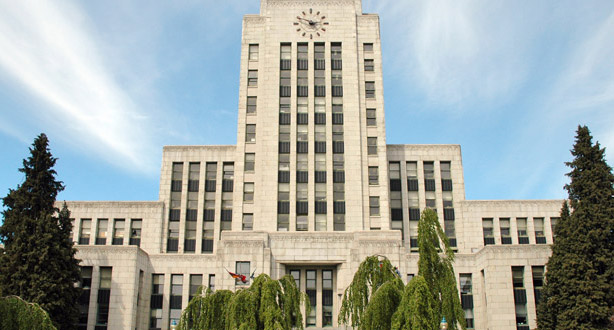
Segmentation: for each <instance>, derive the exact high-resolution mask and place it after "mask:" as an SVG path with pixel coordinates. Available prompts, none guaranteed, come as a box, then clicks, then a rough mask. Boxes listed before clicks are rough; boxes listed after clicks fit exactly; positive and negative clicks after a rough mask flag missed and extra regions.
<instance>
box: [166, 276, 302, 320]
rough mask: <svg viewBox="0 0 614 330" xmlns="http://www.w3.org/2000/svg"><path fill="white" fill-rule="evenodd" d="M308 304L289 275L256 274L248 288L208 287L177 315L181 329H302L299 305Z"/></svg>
mask: <svg viewBox="0 0 614 330" xmlns="http://www.w3.org/2000/svg"><path fill="white" fill-rule="evenodd" d="M302 304H305V307H306V311H307V314H309V312H310V310H311V307H310V306H309V300H308V299H306V295H305V294H303V293H301V292H300V291H299V290H298V288H297V287H296V282H295V281H294V278H293V277H292V276H290V275H286V276H284V277H282V278H281V279H280V280H273V279H271V278H270V277H269V276H268V275H266V274H260V275H258V277H256V278H255V279H254V281H253V282H252V285H251V286H250V287H249V288H245V289H239V290H237V291H236V292H234V293H233V292H232V291H228V290H219V291H216V292H215V293H212V292H211V291H210V290H207V292H206V293H205V294H204V295H203V294H201V292H199V294H198V295H197V296H196V297H194V298H192V300H191V301H190V303H189V304H188V306H187V307H186V309H185V310H184V311H183V313H182V315H181V320H180V321H179V325H178V329H181V330H197V329H207V330H209V329H212V330H235V329H239V330H253V329H262V330H290V329H303V315H302V313H301V305H302Z"/></svg>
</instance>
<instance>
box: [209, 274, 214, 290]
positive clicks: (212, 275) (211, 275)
mask: <svg viewBox="0 0 614 330" xmlns="http://www.w3.org/2000/svg"><path fill="white" fill-rule="evenodd" d="M209 290H211V291H215V274H209Z"/></svg>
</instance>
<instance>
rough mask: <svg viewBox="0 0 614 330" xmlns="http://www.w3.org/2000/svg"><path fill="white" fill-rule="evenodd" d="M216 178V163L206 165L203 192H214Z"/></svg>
mask: <svg viewBox="0 0 614 330" xmlns="http://www.w3.org/2000/svg"><path fill="white" fill-rule="evenodd" d="M216 177H217V163H215V162H214V163H207V165H206V169H205V191H207V192H213V191H215V185H216Z"/></svg>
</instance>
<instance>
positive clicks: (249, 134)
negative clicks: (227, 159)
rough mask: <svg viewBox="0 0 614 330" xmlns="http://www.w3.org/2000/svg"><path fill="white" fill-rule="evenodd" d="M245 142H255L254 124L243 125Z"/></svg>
mask: <svg viewBox="0 0 614 330" xmlns="http://www.w3.org/2000/svg"><path fill="white" fill-rule="evenodd" d="M245 142H247V143H255V142H256V125H255V124H247V125H245Z"/></svg>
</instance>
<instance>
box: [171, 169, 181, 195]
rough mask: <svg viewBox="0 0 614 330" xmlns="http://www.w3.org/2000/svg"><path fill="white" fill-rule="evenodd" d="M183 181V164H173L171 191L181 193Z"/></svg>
mask: <svg viewBox="0 0 614 330" xmlns="http://www.w3.org/2000/svg"><path fill="white" fill-rule="evenodd" d="M182 179H183V163H173V173H172V175H171V191H172V192H180V191H181V180H182Z"/></svg>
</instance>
